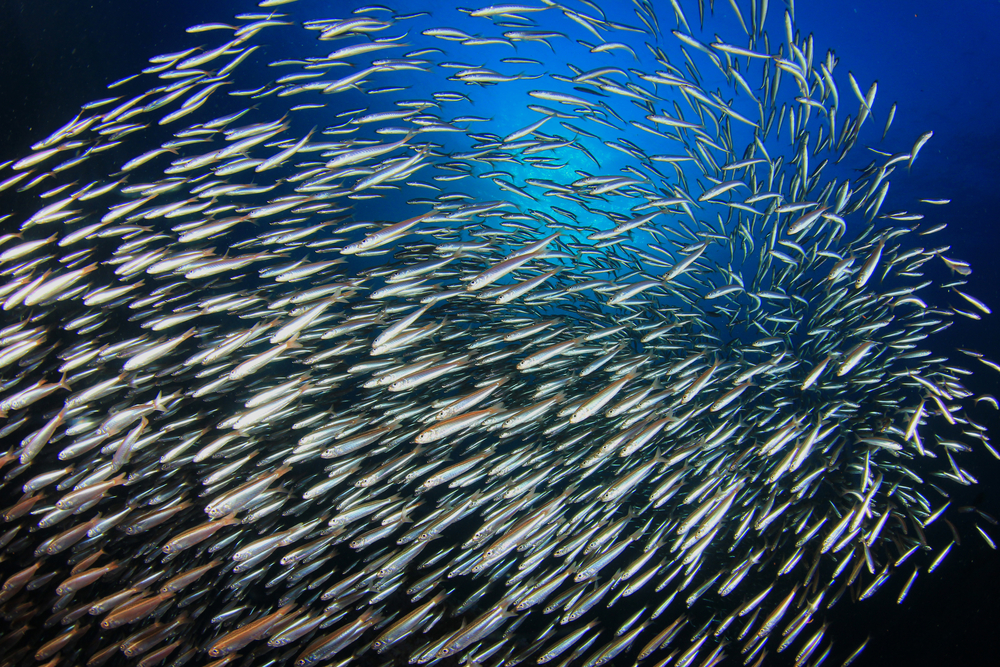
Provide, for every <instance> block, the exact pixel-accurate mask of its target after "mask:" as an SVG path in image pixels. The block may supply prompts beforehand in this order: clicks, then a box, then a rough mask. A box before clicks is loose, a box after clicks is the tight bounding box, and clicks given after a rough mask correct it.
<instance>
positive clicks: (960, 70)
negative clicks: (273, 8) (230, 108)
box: [0, 0, 1000, 665]
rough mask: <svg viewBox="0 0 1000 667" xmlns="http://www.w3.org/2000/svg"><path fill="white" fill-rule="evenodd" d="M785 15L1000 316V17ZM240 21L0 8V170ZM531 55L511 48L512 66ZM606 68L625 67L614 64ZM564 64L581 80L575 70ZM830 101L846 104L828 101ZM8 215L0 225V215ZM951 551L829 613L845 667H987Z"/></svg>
mask: <svg viewBox="0 0 1000 667" xmlns="http://www.w3.org/2000/svg"><path fill="white" fill-rule="evenodd" d="M338 4H339V3H336V2H327V3H324V2H315V1H307V0H303V1H301V2H299V3H297V4H296V5H293V6H292V8H294V11H295V12H296V13H297V15H299V16H301V15H308V14H309V13H310V12H311V13H314V14H315V16H316V17H325V18H328V17H331V16H336V15H341V14H342V12H340V11H338ZM404 4H405V6H408V7H410V8H413V9H411V10H413V11H415V10H416V8H419V9H429V10H430V11H432V13H433V12H434V11H435V6H436V5H438V4H439V3H437V2H419V3H414V2H411V3H404ZM469 4H471V3H469ZM483 4H485V3H483ZM661 5H662V6H661ZM796 5H797V6H796V11H797V17H796V19H797V24H798V26H799V27H800V29H802V30H803V31H808V32H812V33H813V34H814V35H815V39H816V46H817V53H819V54H822V53H825V51H826V49H828V48H832V49H834V50H835V52H836V54H837V56H838V58H839V59H840V65H839V67H838V71H841V70H843V71H847V70H849V71H851V72H852V73H853V74H854V75H855V77H856V78H857V79H858V81H859V82H860V83H861V84H862V86H863V87H867V85H868V83H870V82H871V81H873V80H877V81H878V97H877V99H876V103H875V105H874V108H873V115H874V121H873V125H874V126H875V127H877V128H878V130H879V134H880V133H881V128H882V126H883V125H884V123H885V119H886V114H887V112H888V108H889V106H890V104H891V103H892V102H896V103H897V105H898V110H897V114H896V118H895V121H894V123H893V126H892V128H891V130H890V131H889V138H888V140H887V142H886V144H885V150H888V151H891V152H905V151H908V150H909V149H910V146H911V145H912V142H913V141H914V140H915V139H916V137H917V136H919V135H920V134H921V133H923V132H925V131H927V130H933V131H934V136H933V138H932V139H931V141H930V142H929V143H928V144H927V145H926V146H925V147H924V149H923V151H922V152H921V154H920V158H919V159H918V160H917V161H916V162H915V164H914V168H913V170H912V172H911V173H910V174H908V175H906V174H902V173H900V172H899V171H897V173H896V174H895V175H894V176H893V179H892V181H893V185H892V189H891V191H890V195H889V197H888V199H887V201H886V206H885V207H884V210H897V209H900V208H906V207H907V206H909V205H910V202H913V201H914V200H916V199H918V198H949V199H951V204H950V205H948V206H945V207H938V208H936V209H934V210H933V211H928V215H931V214H932V215H933V216H934V218H933V219H934V220H936V221H938V222H947V223H948V228H947V230H946V231H945V232H943V233H941V234H939V235H937V237H936V238H937V240H938V242H940V243H943V244H949V245H951V246H952V250H951V251H950V253H949V254H950V255H951V256H954V257H960V258H962V259H965V260H967V261H969V262H970V263H971V264H972V266H973V269H974V272H973V274H972V276H971V278H970V281H969V286H968V287H969V291H970V292H972V293H973V294H975V295H976V296H978V297H979V298H981V299H983V300H984V301H985V302H987V303H988V304H990V305H991V306H993V307H995V308H1000V289H998V285H1000V261H998V258H997V251H998V250H1000V230H998V222H1000V221H998V220H997V217H998V216H997V210H998V207H1000V206H998V205H1000V195H998V193H1000V160H998V159H997V155H998V153H1000V129H998V122H997V118H998V112H1000V104H998V100H1000V82H998V79H997V75H996V62H995V61H996V53H997V52H998V47H1000V2H998V1H997V0H992V1H991V2H980V1H975V0H964V1H960V2H948V3H942V2H935V1H933V0H921V1H919V2H902V1H900V2H864V3H860V2H859V3H842V2H832V1H829V0H826V1H821V2H820V1H815V2H805V1H800V2H798V3H796ZM686 6H687V5H686ZM657 7H658V8H659V10H660V12H661V14H660V17H661V21H663V22H664V23H668V22H671V21H670V11H669V3H668V2H660V3H657ZM282 9H283V8H280V7H279V8H278V10H279V11H280V10H282ZM609 9H610V7H609ZM782 9H783V7H782V6H781V3H779V2H772V8H771V14H770V16H769V23H768V26H767V28H768V31H769V32H774V34H776V35H780V34H781V32H780V31H781V29H782V26H781V23H780V13H781V10H782ZM716 10H717V12H716V13H717V20H718V22H719V23H720V24H725V25H727V26H729V27H732V21H733V19H732V17H731V16H730V13H731V11H730V9H729V7H728V3H727V2H725V0H717V1H716ZM241 11H254V5H253V3H250V2H235V1H232V0H215V1H212V2H204V1H202V2H195V1H193V0H174V1H172V2H167V1H164V0H142V1H141V2H135V1H129V0H88V1H87V2H75V1H73V2H66V1H61V2H57V1H52V2H33V1H23V2H22V1H20V0H0V27H2V35H3V39H2V42H0V162H3V161H5V160H8V159H13V158H18V157H21V156H23V155H24V154H26V152H27V150H28V147H29V145H30V144H31V143H32V142H34V141H37V140H38V139H40V138H42V137H44V136H46V135H47V134H49V133H50V132H51V131H52V130H54V129H55V128H56V127H58V126H61V125H62V124H64V123H65V122H67V121H68V120H69V119H70V118H72V117H73V115H74V114H75V113H76V110H77V109H78V108H79V106H80V105H81V104H83V103H85V102H88V101H90V100H93V99H97V98H101V97H106V96H108V95H109V93H107V92H106V91H105V89H104V86H106V85H107V83H109V82H111V81H114V80H116V79H119V78H122V77H124V76H128V75H130V74H132V73H134V72H137V71H138V70H139V69H141V68H142V67H144V66H146V65H147V64H148V63H147V58H148V57H149V56H152V55H155V54H158V53H163V52H170V51H179V50H182V49H185V48H189V47H191V46H195V45H198V44H202V43H209V42H211V43H215V41H216V40H215V38H214V37H213V38H211V39H210V38H208V37H206V36H205V35H190V34H186V33H184V28H185V27H187V26H189V25H192V24H197V23H206V22H212V21H223V22H225V21H227V20H228V19H229V17H230V16H231V15H232V14H233V13H237V12H241ZM693 16H696V12H694V11H692V10H690V9H689V19H690V18H692V17H693ZM449 24H454V22H449ZM296 34H298V35H301V32H297V33H296ZM210 35H211V33H210ZM278 35H279V33H277V32H276V33H274V35H273V36H269V37H268V38H267V39H268V40H271V44H272V45H271V46H270V47H268V49H265V51H270V52H269V53H265V54H262V57H261V62H267V59H269V58H270V59H273V58H279V57H286V56H285V54H286V53H287V52H289V51H292V50H294V49H310V48H314V45H313V44H305V43H303V44H284V43H281V42H280V38H279V37H278ZM531 46H534V45H531ZM530 48H531V47H530V46H529V47H527V48H525V50H524V54H525V55H528V50H529V49H530ZM545 53H546V51H545V49H544V47H540V48H539V49H537V50H534V51H532V52H531V57H536V58H543V57H544V55H545ZM470 62H475V60H470ZM621 62H622V63H623V64H622V66H627V65H626V64H624V63H627V62H628V61H627V60H623V61H621ZM577 64H578V65H580V66H581V67H583V68H584V69H586V68H587V64H586V63H582V62H581V63H577ZM602 64H604V61H602ZM841 73H842V74H843V72H841ZM530 83H532V82H528V84H530ZM841 96H842V98H844V97H851V96H852V93H851V92H850V89H849V88H841ZM361 99H362V101H363V98H361ZM852 101H853V100H852ZM469 113H474V114H481V115H486V116H491V115H493V116H494V117H495V115H500V114H502V115H503V117H504V125H503V127H504V128H516V127H520V126H521V125H523V124H524V123H523V122H519V121H518V120H517V118H518V116H519V115H523V118H524V120H525V122H530V121H529V120H528V119H529V118H530V116H529V114H527V113H526V112H524V111H523V110H521V109H516V108H514V109H508V108H504V107H503V106H502V99H497V100H495V104H493V105H492V108H491V109H483V108H474V109H470V110H469ZM500 133H501V134H502V132H500ZM858 150H860V149H858ZM609 159H610V158H609ZM7 212H8V211H4V210H0V215H2V214H4V213H7ZM998 316H1000V315H997V314H995V315H993V316H992V317H991V316H986V317H984V319H983V321H981V322H978V323H972V322H968V321H966V320H964V319H963V318H957V319H958V321H957V323H956V325H955V326H954V327H953V329H952V330H951V331H950V332H949V333H948V334H947V336H944V337H941V338H940V339H939V340H938V341H937V343H936V345H937V346H938V347H941V348H942V350H940V351H942V352H947V350H948V349H951V348H953V347H954V346H956V345H957V346H964V347H971V348H974V349H977V350H979V351H981V352H983V353H984V354H986V355H987V356H988V357H991V358H993V359H998V358H1000V325H998V324H997V320H996V318H997V317H998ZM990 372H991V371H989V370H988V369H987V370H985V371H977V376H976V377H975V378H974V379H973V380H971V381H970V387H971V388H973V389H974V390H976V391H984V392H986V393H993V394H1000V386H998V385H1000V382H998V381H1000V376H996V375H993V376H991V375H989V373H990ZM989 426H990V427H991V433H992V434H993V435H994V437H996V436H997V435H998V434H1000V420H998V419H996V418H994V419H993V420H992V422H991V423H989ZM967 464H968V465H967V467H969V469H970V470H972V471H974V472H975V473H977V474H978V476H979V480H980V486H979V487H978V488H977V489H975V490H974V496H975V497H974V501H975V502H976V504H977V505H978V506H979V507H981V508H983V509H984V510H986V511H989V512H991V513H993V514H994V515H1000V462H998V461H995V460H994V459H991V458H989V457H988V456H985V455H981V454H979V453H977V454H975V455H973V456H972V458H971V462H969V461H967ZM964 538H965V539H964V540H963V544H962V546H961V548H959V549H957V550H956V551H955V552H954V553H953V554H952V555H951V556H950V557H949V560H948V561H946V564H945V565H944V566H943V567H942V568H941V569H940V570H939V571H938V572H936V573H935V574H934V575H933V576H923V577H921V578H920V580H919V581H918V584H917V586H916V588H915V589H914V590H913V592H911V594H910V596H909V598H908V599H907V601H906V602H905V604H903V605H901V606H897V605H896V604H895V595H894V594H888V593H887V594H885V595H879V596H876V598H875V599H873V600H870V601H868V602H866V603H861V604H851V603H850V602H849V601H847V600H844V601H842V602H840V603H839V605H838V606H840V607H841V608H840V609H839V617H838V618H837V622H836V625H835V630H836V634H837V636H838V637H839V639H838V642H839V641H842V642H843V643H844V644H845V645H848V644H850V645H854V644H856V643H857V642H858V641H860V640H861V639H862V638H863V637H864V636H865V635H866V634H867V633H871V634H872V637H873V640H872V644H871V645H870V646H869V648H868V649H867V651H866V653H865V654H864V657H863V659H862V660H861V661H859V663H857V664H869V665H935V664H977V661H978V660H979V659H981V658H982V659H985V656H990V655H991V654H993V653H994V652H993V641H992V637H993V635H994V628H995V627H996V625H997V623H998V622H1000V557H998V556H997V554H996V553H995V552H991V551H989V550H988V549H987V548H986V547H985V546H984V545H983V543H982V542H981V541H980V540H979V538H978V537H977V536H975V535H973V534H971V533H970V534H967V535H964ZM828 664H829V663H828ZM978 664H986V663H983V662H978Z"/></svg>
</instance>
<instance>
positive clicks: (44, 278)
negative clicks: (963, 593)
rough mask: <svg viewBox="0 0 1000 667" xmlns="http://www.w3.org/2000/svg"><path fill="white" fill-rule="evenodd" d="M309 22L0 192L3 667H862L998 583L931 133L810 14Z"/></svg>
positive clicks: (80, 136)
mask: <svg viewBox="0 0 1000 667" xmlns="http://www.w3.org/2000/svg"><path fill="white" fill-rule="evenodd" d="M299 4H300V3H293V2H281V1H280V0H264V1H263V2H260V3H259V5H258V6H257V7H252V6H250V7H248V8H247V11H246V12H245V13H242V14H238V15H236V16H234V17H231V18H228V19H226V20H225V21H224V22H220V23H207V24H199V25H195V26H191V27H190V28H189V29H188V32H189V33H191V34H193V35H198V36H201V37H203V38H204V46H202V47H198V48H190V49H183V50H178V51H176V52H172V53H164V54H160V55H153V56H151V57H150V58H149V66H148V67H146V68H145V70H144V71H143V72H141V73H137V74H136V75H135V76H130V77H127V78H126V79H122V80H119V81H115V82H113V83H112V84H110V85H109V90H108V91H107V92H106V94H104V95H103V96H101V97H100V98H99V99H95V100H94V101H93V102H90V103H87V104H86V105H84V106H83V108H81V110H80V113H79V114H78V115H77V116H76V117H75V118H72V119H69V120H68V121H67V122H66V123H65V124H64V125H63V126H62V127H60V128H59V129H56V130H54V131H53V132H51V133H50V134H48V135H47V136H46V137H44V138H42V137H39V139H38V140H37V141H36V143H35V144H34V145H33V146H32V152H31V153H29V154H26V155H23V156H19V157H16V158H11V159H9V160H7V161H6V162H4V163H2V168H0V203H2V204H3V206H4V208H3V209H2V210H0V220H2V223H3V226H4V228H3V232H4V236H2V237H0V271H2V272H3V278H4V280H3V284H2V285H0V299H2V302H0V307H2V308H3V310H4V311H5V314H7V317H6V318H5V322H4V325H5V326H4V328H3V329H2V330H0V382H2V384H0V414H2V415H3V423H2V424H0V438H2V446H0V451H2V452H3V454H2V455H0V462H2V464H3V465H2V467H0V472H2V473H3V474H4V480H3V487H2V490H0V493H2V494H3V499H2V501H3V502H2V503H0V506H2V508H3V511H2V513H3V517H4V520H5V523H4V525H3V526H2V528H3V530H2V532H0V544H2V545H3V569H2V570H0V574H2V575H3V583H2V584H0V586H2V589H0V605H2V606H0V613H2V614H3V616H4V618H5V620H6V621H7V623H8V627H9V628H10V629H9V630H8V631H7V632H6V633H5V635H4V639H5V647H7V648H6V652H7V655H5V656H4V659H5V660H6V661H7V663H8V664H24V663H25V662H30V661H36V662H39V663H45V662H47V661H50V660H55V661H60V660H65V661H71V662H77V663H81V664H87V665H95V666H96V665H101V664H109V665H110V664H139V665H155V664H176V665H180V664H230V663H231V664H247V665H250V664H254V665H257V664H275V665H279V664H295V665H299V666H304V665H312V664H353V663H359V664H379V665H381V664H386V665H393V664H438V663H439V664H455V663H456V662H458V663H466V662H468V663H476V664H482V665H513V664H519V663H528V662H533V663H535V664H545V663H549V662H552V663H553V664H560V665H588V666H591V665H601V664H613V665H618V664H624V663H626V662H628V663H630V664H631V663H632V662H636V661H640V662H648V664H651V665H653V664H655V665H666V664H676V665H703V666H705V667H707V666H709V665H715V664H737V663H738V662H742V663H743V664H796V665H800V664H801V665H807V664H808V665H818V664H820V663H823V662H824V661H827V660H829V661H833V660H836V661H837V662H839V663H848V662H850V661H851V660H852V659H854V658H855V657H857V656H859V655H863V653H862V651H863V650H864V649H865V647H866V646H867V644H868V641H867V640H866V641H864V642H862V643H860V645H859V644H853V645H851V646H843V645H840V644H835V643H834V639H835V637H836V627H837V626H836V624H833V625H830V624H829V621H830V620H831V619H832V618H833V616H832V614H833V612H834V611H836V610H837V609H840V608H842V607H843V606H845V605H850V604H852V603H862V602H863V601H866V600H867V599H868V598H870V597H872V596H875V595H876V594H877V595H878V596H879V597H885V596H889V597H894V598H896V599H898V600H900V601H902V600H904V599H905V598H906V596H907V595H908V594H909V592H910V590H911V588H913V587H919V585H920V584H921V583H922V582H923V581H924V579H925V578H926V577H928V576H930V575H932V573H933V572H934V571H935V570H936V569H937V568H938V567H940V566H942V565H943V564H944V563H947V562H948V560H947V559H948V558H949V555H950V554H951V553H952V552H953V551H955V550H958V549H960V546H959V544H960V542H961V540H962V538H963V537H965V538H966V539H967V540H977V541H979V542H981V543H985V544H986V545H988V546H989V547H990V548H993V546H994V544H993V539H994V538H993V536H992V535H993V533H994V532H995V529H994V525H995V523H996V522H995V520H994V519H993V517H991V516H990V515H989V514H987V513H986V512H983V511H981V510H979V509H977V508H976V507H975V506H973V505H970V504H968V503H967V502H964V503H958V502H955V500H957V499H959V498H968V497H969V493H968V492H967V489H968V488H970V487H973V485H975V484H977V482H978V480H977V478H976V476H974V473H973V471H972V470H971V469H970V466H969V465H968V464H967V463H965V461H966V460H969V458H970V452H972V453H973V455H975V454H982V453H985V454H986V455H992V456H994V457H998V455H997V453H996V451H995V449H994V448H993V445H992V444H991V442H990V438H989V433H988V429H987V428H986V426H985V425H984V424H985V423H986V420H987V419H989V418H990V417H991V415H992V411H994V410H996V409H997V401H996V399H995V398H994V397H993V396H991V395H989V394H985V393H981V392H980V391H979V389H978V387H979V386H980V384H979V378H981V377H985V378H987V380H986V384H990V383H991V382H992V381H993V376H992V375H991V374H993V373H996V372H998V371H1000V366H998V365H997V363H995V362H993V361H992V360H990V359H988V358H986V357H985V356H983V355H982V354H981V353H979V352H977V351H976V350H974V349H969V348H960V349H958V350H954V349H943V348H942V347H941V346H940V345H935V343H936V342H938V341H941V340H942V339H943V338H944V337H946V336H947V332H948V330H949V329H950V328H951V327H952V326H953V324H954V323H955V322H956V321H959V319H961V320H982V319H984V318H987V317H989V316H990V315H991V310H990V307H989V305H988V304H986V303H985V302H984V301H982V300H981V299H980V298H978V297H977V296H976V291H977V287H976V284H975V281H974V279H973V278H972V277H971V275H972V267H971V266H970V265H969V264H968V263H967V262H965V261H963V260H962V259H961V258H959V257H956V256H954V255H953V254H952V252H951V248H950V246H949V245H948V244H947V237H946V233H945V228H946V220H945V218H944V216H943V215H942V213H941V211H942V210H947V209H946V208H944V209H942V207H943V206H945V205H946V204H947V203H948V201H947V199H945V198H943V197H942V193H937V192H935V193H928V194H927V196H926V197H924V198H922V199H919V200H917V201H912V202H906V203H902V204H901V203H900V202H897V201H896V200H895V199H893V198H892V197H891V195H890V176H898V177H901V178H905V175H906V173H907V172H908V171H909V170H910V169H912V168H914V163H915V162H916V163H917V164H918V165H919V162H917V158H918V157H919V155H920V152H921V151H922V150H924V148H925V146H926V145H927V143H928V142H929V141H932V136H933V133H932V132H930V131H928V132H925V133H923V134H919V135H917V136H912V137H895V136H894V131H893V128H892V123H893V120H894V118H895V114H896V108H895V105H889V104H887V103H885V102H884V101H883V100H881V99H879V98H878V86H877V83H875V82H859V81H857V80H856V79H855V77H854V75H853V74H851V73H850V71H846V70H847V67H846V66H845V65H843V64H840V63H839V61H838V58H837V56H836V54H835V53H834V52H833V51H827V52H821V50H820V49H818V48H817V46H816V45H815V44H814V40H813V36H812V34H811V33H808V32H806V28H804V27H802V28H800V27H799V26H798V25H797V24H796V21H795V15H794V12H795V8H794V6H792V5H789V6H785V5H781V6H780V7H779V6H774V7H769V4H770V3H767V2H750V3H728V4H727V5H726V6H722V3H720V6H718V7H715V8H714V10H717V11H718V16H716V15H715V14H714V13H713V11H712V9H713V8H711V7H708V6H705V5H702V4H699V3H685V4H683V5H682V4H681V3H679V2H678V3H674V2H671V3H654V4H650V3H642V2H637V3H635V4H633V5H629V6H627V7H624V6H622V7H619V6H615V7H606V6H600V5H597V4H594V3H590V2H579V3H564V4H559V3H554V2H540V3H538V4H524V5H520V4H505V5H494V6H489V7H482V8H469V9H464V10H463V9H455V10H448V11H437V10H435V11H434V12H433V13H428V12H426V11H422V10H421V9H420V8H419V7H408V6H407V7H399V8H394V7H386V6H381V5H369V6H360V5H359V6H357V7H355V6H353V5H352V6H351V7H350V8H349V9H348V8H345V7H338V8H336V9H335V10H332V13H333V14H340V15H339V16H332V15H331V12H330V11H328V12H326V13H323V14H310V13H308V12H305V11H303V8H304V7H305V6H306V3H302V7H300V6H299ZM312 9H313V8H312V7H311V6H310V11H312ZM765 28H766V29H765ZM719 35H721V36H719ZM580 63H586V67H584V66H581V65H580ZM900 113H905V110H900ZM897 205H904V206H906V207H907V208H906V209H905V210H904V209H895V208H890V206H893V207H895V206H897ZM973 374H975V376H976V377H975V378H972V375H973ZM974 380H975V381H976V382H975V383H974ZM974 388H975V389H974ZM998 458H1000V457H998ZM951 558H954V556H951ZM893 575H895V576H893ZM837 602H840V605H838V606H837V607H836V608H835V607H834V605H835V604H836V603H837ZM830 664H832V663H830Z"/></svg>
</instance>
